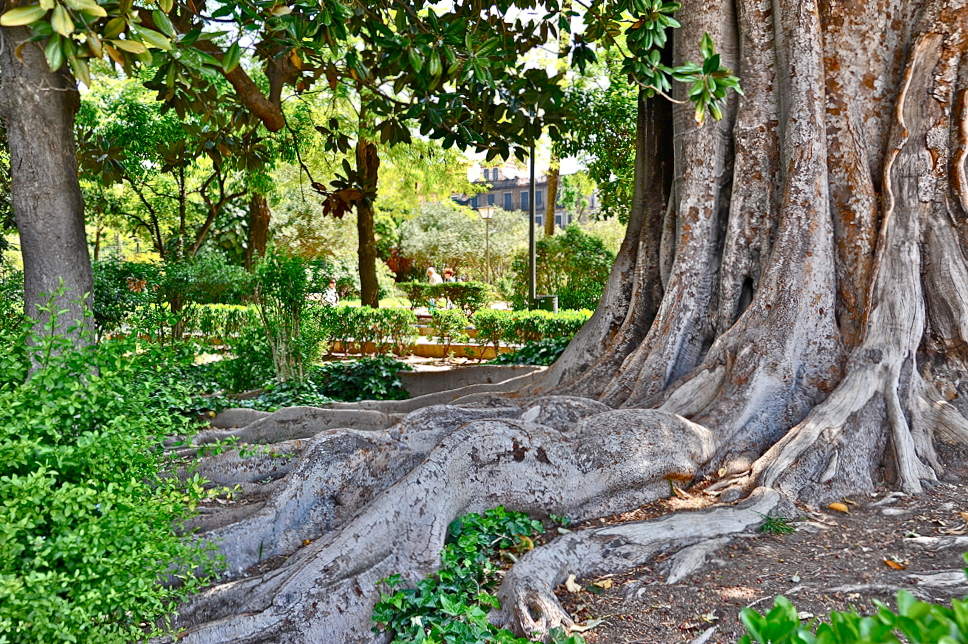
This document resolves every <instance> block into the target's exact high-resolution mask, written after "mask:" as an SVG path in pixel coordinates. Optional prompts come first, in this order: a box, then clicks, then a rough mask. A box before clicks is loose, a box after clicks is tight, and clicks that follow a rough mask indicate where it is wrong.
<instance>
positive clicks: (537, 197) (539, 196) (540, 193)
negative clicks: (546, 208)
mask: <svg viewBox="0 0 968 644" xmlns="http://www.w3.org/2000/svg"><path fill="white" fill-rule="evenodd" d="M534 205H535V206H536V207H538V208H540V207H541V206H543V205H544V190H535V191H534Z"/></svg>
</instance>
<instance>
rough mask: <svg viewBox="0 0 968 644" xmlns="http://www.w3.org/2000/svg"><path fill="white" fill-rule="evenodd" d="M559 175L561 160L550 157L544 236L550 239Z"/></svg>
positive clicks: (553, 156) (552, 233)
mask: <svg viewBox="0 0 968 644" xmlns="http://www.w3.org/2000/svg"><path fill="white" fill-rule="evenodd" d="M560 173H561V159H559V158H558V155H552V157H551V166H550V167H549V168H548V196H547V199H548V202H547V205H546V206H545V222H544V231H545V235H547V236H548V237H551V236H552V235H554V234H555V202H557V200H558V178H559V176H560Z"/></svg>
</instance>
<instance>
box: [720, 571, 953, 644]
mask: <svg viewBox="0 0 968 644" xmlns="http://www.w3.org/2000/svg"><path fill="white" fill-rule="evenodd" d="M966 559H968V556H966ZM966 573H968V570H966ZM874 604H875V605H876V606H877V608H878V611H877V613H876V614H874V615H872V616H870V617H861V616H860V615H858V614H857V612H856V611H854V610H851V611H850V612H847V613H841V612H837V611H834V612H831V613H830V621H829V623H819V622H818V621H817V620H810V621H809V622H806V623H804V622H802V621H801V620H800V618H799V616H798V614H797V609H796V608H794V606H793V604H791V603H790V600H788V599H787V598H786V597H783V596H782V595H781V596H779V597H777V598H776V600H775V601H774V604H773V610H771V611H770V612H769V613H767V614H766V615H761V614H760V613H759V612H757V611H756V610H754V609H752V608H745V609H743V611H742V612H741V613H740V620H742V622H743V625H744V626H745V627H746V631H747V633H748V635H744V636H743V637H742V638H741V639H740V640H739V644H752V642H759V644H900V642H902V641H907V642H924V643H928V642H937V643H939V644H944V643H951V644H956V643H958V642H966V641H968V599H965V600H961V601H959V600H957V599H955V600H953V601H952V602H951V606H950V607H947V606H940V605H937V604H929V603H927V602H922V601H918V600H917V599H915V598H914V596H913V595H911V593H909V592H907V591H905V590H900V591H898V593H897V612H894V611H892V610H891V609H890V608H889V607H888V606H887V605H885V604H884V603H882V602H879V601H877V600H875V601H874ZM902 637H903V638H904V639H902Z"/></svg>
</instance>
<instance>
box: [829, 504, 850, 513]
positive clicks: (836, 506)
mask: <svg viewBox="0 0 968 644" xmlns="http://www.w3.org/2000/svg"><path fill="white" fill-rule="evenodd" d="M827 507H828V508H830V509H831V510H836V511H837V512H843V513H844V514H850V508H848V507H847V504H845V503H831V504H830V505H828V506H827Z"/></svg>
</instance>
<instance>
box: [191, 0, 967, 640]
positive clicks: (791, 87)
mask: <svg viewBox="0 0 968 644" xmlns="http://www.w3.org/2000/svg"><path fill="white" fill-rule="evenodd" d="M679 17H680V18H681V20H682V24H683V26H682V29H680V30H679V31H678V32H677V33H676V36H675V42H674V45H673V48H674V52H673V57H674V59H675V61H676V62H677V63H678V62H680V61H683V60H686V59H692V60H695V59H697V58H698V56H699V52H698V43H699V41H700V38H701V36H702V34H703V33H704V32H708V33H709V34H710V35H712V37H713V39H714V40H715V41H716V43H717V44H718V45H719V47H720V48H721V51H722V56H723V60H724V61H725V63H726V64H727V65H729V66H732V67H734V68H736V69H738V71H739V75H740V77H741V78H742V80H743V85H744V89H745V92H746V95H745V97H743V98H739V97H734V98H733V99H732V100H731V102H730V104H729V106H728V109H727V113H726V118H724V120H723V121H722V122H720V123H709V124H707V125H706V126H705V127H704V128H698V127H697V126H696V124H695V122H694V120H693V117H692V114H691V110H690V109H689V106H688V105H676V106H674V107H672V108H670V107H669V105H668V104H666V103H662V102H656V101H651V102H649V103H640V108H639V125H638V130H639V131H638V156H637V160H636V196H635V200H634V208H633V211H632V212H631V214H630V223H629V228H628V234H627V237H626V239H625V242H624V243H623V245H622V248H621V251H620V253H619V256H618V259H617V261H616V265H615V268H614V270H613V272H612V275H611V277H610V279H609V282H608V284H607V287H606V290H605V295H604V297H603V299H602V303H601V305H600V306H599V308H598V310H597V311H596V313H595V315H594V317H593V318H592V319H591V321H590V322H589V323H588V324H587V325H586V326H585V328H584V329H582V331H581V332H580V333H579V334H578V335H577V336H576V338H575V340H574V341H573V342H572V343H571V345H570V346H569V348H568V349H567V350H566V352H565V354H564V355H563V356H562V358H561V359H560V360H559V361H558V363H557V364H555V365H554V366H553V367H552V368H551V369H550V370H548V371H547V372H546V373H545V375H544V376H543V377H542V378H540V379H539V380H537V381H536V382H532V383H531V384H529V385H528V386H527V387H524V388H520V389H518V390H517V391H516V392H514V394H513V395H511V396H510V397H505V398H503V399H495V398H494V393H495V391H497V390H500V389H504V390H505V391H507V392H511V391H512V387H513V383H509V384H506V385H497V386H495V385H488V386H477V387H474V388H471V389H469V390H467V391H465V392H463V393H464V394H469V395H465V396H463V397H459V396H460V393H459V392H455V393H451V394H441V395H437V396H428V397H425V398H424V399H417V400H414V401H407V402H406V403H369V404H365V405H362V407H365V408H366V409H367V410H368V412H369V413H372V412H383V413H385V414H389V415H392V414H396V413H402V412H404V411H409V410H412V409H415V408H417V407H419V406H420V405H421V404H427V403H430V402H435V403H439V402H441V401H451V404H450V406H448V407H431V408H427V409H423V410H419V411H417V412H414V413H412V414H411V415H410V416H409V417H408V418H407V419H406V420H404V421H403V423H401V424H399V425H396V426H394V427H391V428H389V429H387V430H370V431H369V432H367V433H366V434H365V435H366V436H367V437H368V438H369V440H368V441H367V442H366V443H365V444H362V443H361V442H360V439H361V436H362V435H363V432H361V431H359V430H352V429H344V430H327V432H328V433H321V434H319V435H318V436H317V437H316V438H313V439H310V441H311V443H312V444H316V443H317V442H319V443H320V444H321V442H322V441H327V443H328V445H329V447H328V448H327V449H325V450H323V449H313V448H312V447H309V448H307V449H306V451H305V452H304V453H303V456H302V457H301V459H302V460H301V461H299V462H301V463H302V469H300V470H299V471H300V472H301V474H300V475H299V476H291V475H290V476H289V477H284V478H283V479H282V482H281V483H280V486H279V490H280V491H279V492H277V494H278V497H277V498H278V499H280V501H279V502H273V503H275V505H273V506H272V507H273V508H276V509H270V510H267V512H268V516H260V517H259V518H258V519H257V520H256V519H254V520H253V522H252V524H251V527H252V529H251V530H246V531H244V532H241V531H234V532H232V534H234V535H239V534H250V535H253V536H251V537H245V538H246V539H250V540H251V542H250V543H248V544H247V545H246V546H245V547H239V546H238V545H233V546H232V548H235V550H232V551H231V552H239V553H249V554H247V555H246V554H231V553H230V552H229V549H227V550H226V552H227V553H228V554H229V558H230V560H232V559H233V558H234V559H236V560H238V561H239V562H241V564H242V565H240V566H239V568H240V567H242V566H244V565H245V564H246V563H247V562H250V561H251V552H252V551H253V544H255V543H257V542H260V540H261V541H265V540H266V539H267V538H268V539H270V540H272V541H273V543H277V544H278V543H301V541H300V539H310V540H313V545H312V546H310V547H307V548H305V549H303V550H301V551H300V552H299V553H298V554H296V555H295V556H293V557H292V558H290V559H289V560H288V562H287V563H286V565H285V566H283V567H281V568H280V569H278V570H277V571H275V572H273V573H270V574H268V575H265V576H263V577H261V578H258V579H247V580H245V581H240V582H230V583H228V584H226V585H224V586H219V587H216V588H213V589H211V591H209V593H208V594H206V595H205V596H204V597H202V598H200V599H199V600H197V601H196V602H194V603H193V604H192V605H190V606H188V607H186V609H185V610H184V611H183V613H182V615H183V616H182V620H183V622H184V624H185V625H186V626H188V627H189V630H188V633H187V637H186V639H185V640H184V641H187V642H206V643H208V642H228V641H233V642H259V641H278V642H297V641H299V642H323V641H330V642H337V641H339V642H375V641H385V640H386V637H384V636H380V635H373V634H371V633H370V632H369V630H368V629H369V625H370V624H369V619H368V618H369V611H370V610H371V608H372V606H373V603H374V601H375V600H376V598H377V593H376V590H375V588H376V586H375V583H376V580H378V579H379V578H380V577H382V576H385V575H386V574H387V573H389V572H400V573H403V574H404V575H405V576H407V577H408V578H411V579H415V578H417V577H419V576H421V575H425V574H427V573H428V572H430V571H432V570H433V569H434V568H435V567H436V565H437V564H438V562H437V558H436V557H437V552H438V551H439V548H440V546H441V542H442V539H443V532H444V529H445V527H446V525H447V524H448V522H449V521H451V520H452V519H453V518H455V517H456V516H457V515H458V514H460V513H462V512H467V511H476V510H480V509H482V508H485V507H487V506H492V505H497V504H500V503H503V504H507V505H509V506H512V507H515V508H517V509H523V510H528V511H532V512H536V513H539V514H540V513H548V512H555V513H559V514H560V513H565V514H568V515H570V516H573V517H576V518H587V517H592V516H595V515H598V514H601V513H605V512H615V511H619V510H627V509H630V508H633V507H635V506H636V505H637V504H639V503H641V502H642V501H643V500H645V499H648V498H654V497H655V496H656V495H663V494H668V490H669V483H668V482H669V481H670V480H673V481H681V482H683V483H687V482H689V481H692V480H699V479H708V480H710V481H712V483H711V485H710V486H709V487H708V488H707V490H708V491H709V493H710V494H712V495H716V496H718V497H719V500H720V501H721V502H729V501H735V500H738V499H740V498H741V497H744V496H745V497H746V498H745V499H743V500H742V501H741V502H740V503H738V504H736V505H725V504H723V505H720V506H719V507H716V508H714V509H712V510H710V511H707V512H699V513H692V514H688V515H682V516H678V517H672V518H669V519H664V520H663V522H661V523H656V522H652V523H649V522H646V523H644V524H640V525H626V526H622V527H621V528H609V529H599V530H595V531H587V532H580V533H575V534H572V535H569V536H568V537H567V538H564V539H559V540H558V541H555V542H553V543H552V544H550V545H549V546H547V547H544V548H538V549H536V550H535V551H533V552H531V553H529V554H527V555H526V556H525V557H523V558H522V559H521V561H520V562H519V563H517V564H516V565H515V566H514V567H513V568H512V569H511V570H510V571H509V573H508V574H507V576H506V577H505V580H504V582H503V585H502V589H501V592H500V596H501V600H502V610H501V611H500V612H498V613H496V614H495V615H493V618H494V620H495V621H497V622H499V623H501V624H506V625H508V626H510V627H512V628H514V629H515V630H516V631H518V632H519V633H527V634H532V633H538V634H542V635H543V634H546V633H547V632H548V631H549V629H551V628H553V627H554V626H556V625H564V626H566V627H567V626H569V625H570V619H569V617H568V615H567V614H565V613H564V611H563V610H562V609H561V607H560V605H559V604H558V602H557V600H556V599H555V596H554V594H553V590H554V587H555V585H556V584H558V583H561V582H563V581H564V579H565V578H566V577H567V574H568V573H578V574H580V573H582V572H583V571H587V572H596V573H602V572H616V571H617V569H620V568H622V567H627V566H630V565H637V564H640V563H643V562H644V561H645V560H647V559H648V558H649V557H652V556H654V555H655V554H656V553H658V552H660V551H662V550H663V549H672V550H673V551H674V550H676V549H677V548H679V547H683V546H685V547H686V548H685V550H683V551H682V552H681V553H679V555H677V556H676V557H674V558H672V561H671V565H670V568H669V576H670V578H672V579H678V578H681V576H682V575H683V574H688V571H689V570H690V569H691V567H692V566H693V565H694V564H695V563H696V562H701V560H702V559H703V553H704V552H706V551H708V550H709V549H710V548H713V547H715V546H716V545H721V544H722V543H724V540H725V539H728V538H729V535H730V534H733V533H736V532H739V531H743V530H746V529H748V527H749V526H750V525H751V524H752V523H755V521H756V517H757V516H760V515H762V514H766V513H768V512H770V511H771V509H774V508H777V507H782V504H788V503H790V502H798V503H804V504H807V505H815V504H822V503H828V502H830V501H831V500H839V499H840V498H842V497H843V496H844V495H847V494H856V493H859V492H867V491H872V490H873V488H874V485H875V484H876V483H878V482H881V481H883V482H886V483H888V484H891V485H894V486H896V487H899V488H901V489H903V490H905V491H908V492H918V491H920V490H921V489H922V488H923V486H924V485H925V484H930V483H931V482H932V481H935V480H937V479H938V478H940V477H942V476H946V473H945V467H944V466H945V458H946V453H945V452H946V450H945V445H946V444H958V443H960V444H962V445H964V444H968V422H966V421H965V417H964V415H963V414H964V413H968V403H966V402H965V400H966V395H968V380H966V379H965V378H964V373H965V366H966V360H968V260H966V251H968V223H966V222H968V179H966V178H965V177H966V169H965V160H966V157H968V67H966V66H965V65H964V64H963V61H964V60H965V53H966V46H968V29H966V28H968V6H966V5H964V4H963V3H962V2H961V1H960V0H879V1H877V2H868V3H852V4H850V5H849V6H845V5H843V4H840V3H834V2H831V1H829V0H735V2H724V3H708V2H699V1H698V0H687V1H686V2H684V3H683V9H682V11H681V12H680V16H679ZM682 95H683V91H682V90H681V89H679V90H678V91H677V96H678V97H679V98H682V97H683V96H682ZM550 394H554V395H550ZM455 399H456V400H455ZM290 413H294V412H290ZM328 413H330V414H336V413H344V414H345V413H346V409H339V410H334V411H330V412H328ZM482 414H483V415H482ZM284 420H285V419H283V418H281V417H280V419H279V421H278V423H277V425H278V427H280V428H284V427H286V426H287V425H286V424H284ZM260 422H270V420H269V419H263V420H262V421H260ZM285 422H288V421H285ZM347 424H350V423H347ZM317 425H318V427H319V428H320V429H323V428H324V427H326V425H324V424H322V423H318V422H317ZM330 426H331V425H330ZM301 431H306V430H305V428H303V429H302V430H301ZM283 433H284V434H285V432H283ZM283 437H285V436H283ZM336 437H341V438H340V440H342V441H343V442H342V443H339V444H337V440H336ZM354 437H355V438H354ZM293 438H298V436H293ZM350 438H354V440H350ZM324 455H325V456H324ZM313 459H315V460H313ZM411 464H415V465H411ZM230 465H231V463H225V464H221V465H220V464H214V466H216V469H217V468H218V467H223V468H227V469H228V470H232V467H230ZM266 467H268V465H266ZM401 470H402V471H401ZM309 472H312V473H314V474H313V475H312V476H309V475H308V474H307V473H309ZM260 474H261V472H259V473H256V474H254V475H252V476H259V475H260ZM228 478H229V479H231V478H232V477H231V476H229V477H228ZM287 479H288V481H287ZM310 479H311V481H310ZM357 485H358V486H359V487H357ZM350 489H352V490H353V492H352V493H348V492H347V490H350ZM288 499H292V501H286V502H287V503H290V505H288V506H287V507H288V510H286V511H282V510H279V509H278V508H281V507H283V505H285V503H283V500H288ZM308 499H313V500H312V501H309V500H308ZM297 500H298V502H297ZM293 504H295V505H293ZM300 504H309V505H310V506H312V507H315V508H317V509H319V510H318V512H317V514H315V515H313V514H312V512H311V511H309V510H308V509H307V507H304V506H303V505H300ZM267 507H269V506H267ZM327 508H328V509H327ZM284 516H299V517H305V520H300V521H299V522H297V523H298V527H297V526H296V525H295V524H294V523H293V522H292V521H289V523H288V526H289V527H286V528H280V526H281V525H282V523H281V522H283V517H284ZM280 529H282V530H283V531H285V530H292V532H289V533H286V536H285V537H284V538H283V537H280V536H279V534H280V533H279V532H278V531H279V530H280ZM226 530H229V528H226ZM313 535H316V536H313ZM317 537H318V540H317ZM283 550H285V548H283ZM276 552H277V553H278V550H277V551H276ZM287 552H292V549H291V548H290V549H289V550H287ZM246 557H249V559H246ZM235 570H236V571H237V570H238V568H236V569H235ZM240 614H244V616H242V617H240V616H239V615H240Z"/></svg>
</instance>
